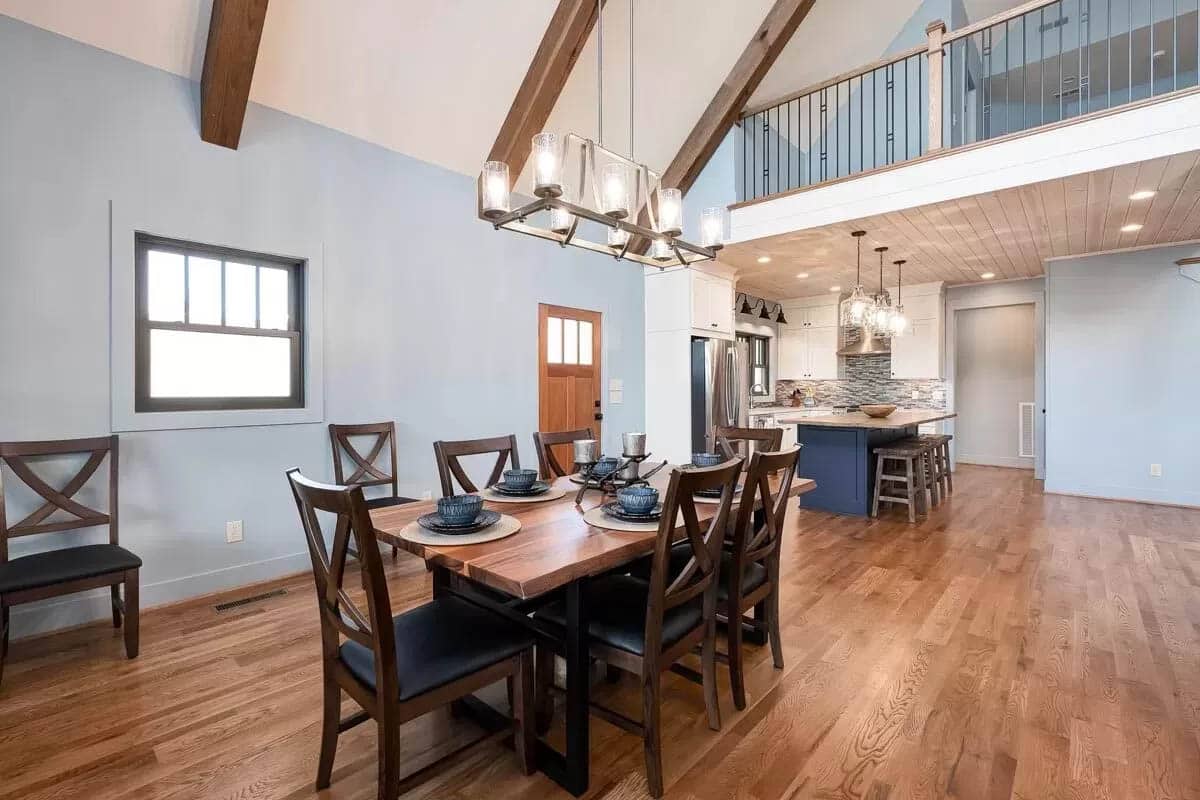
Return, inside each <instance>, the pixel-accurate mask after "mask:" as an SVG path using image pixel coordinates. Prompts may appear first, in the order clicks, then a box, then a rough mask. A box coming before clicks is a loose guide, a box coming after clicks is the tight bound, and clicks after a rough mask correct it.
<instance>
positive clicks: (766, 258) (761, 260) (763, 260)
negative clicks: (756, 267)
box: [758, 256, 771, 264]
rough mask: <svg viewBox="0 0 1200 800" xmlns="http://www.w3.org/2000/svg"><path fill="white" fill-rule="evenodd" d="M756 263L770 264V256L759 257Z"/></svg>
mask: <svg viewBox="0 0 1200 800" xmlns="http://www.w3.org/2000/svg"><path fill="white" fill-rule="evenodd" d="M758 263H760V264H770V263H771V257H770V256H759V257H758Z"/></svg>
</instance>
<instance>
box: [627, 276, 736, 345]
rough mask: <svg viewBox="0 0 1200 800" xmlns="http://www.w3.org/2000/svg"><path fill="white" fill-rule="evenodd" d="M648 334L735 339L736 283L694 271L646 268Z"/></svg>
mask: <svg viewBox="0 0 1200 800" xmlns="http://www.w3.org/2000/svg"><path fill="white" fill-rule="evenodd" d="M645 276H646V282H645V302H646V332H647V333H662V332H666V331H689V332H690V333H691V335H692V336H704V337H706V338H710V339H733V337H734V312H733V281H731V280H730V279H728V278H723V277H720V276H717V275H710V274H708V273H705V272H700V271H699V270H695V269H668V270H663V271H661V272H660V271H658V270H656V269H647V270H646V273H645Z"/></svg>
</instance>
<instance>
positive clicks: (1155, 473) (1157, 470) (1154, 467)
mask: <svg viewBox="0 0 1200 800" xmlns="http://www.w3.org/2000/svg"><path fill="white" fill-rule="evenodd" d="M1150 477H1151V478H1161V477H1162V464H1151V465H1150Z"/></svg>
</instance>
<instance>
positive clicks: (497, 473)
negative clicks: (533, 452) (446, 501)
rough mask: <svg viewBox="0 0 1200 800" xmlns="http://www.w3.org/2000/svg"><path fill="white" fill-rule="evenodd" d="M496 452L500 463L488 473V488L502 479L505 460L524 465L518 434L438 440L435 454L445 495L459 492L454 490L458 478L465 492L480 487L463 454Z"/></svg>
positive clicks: (472, 492) (434, 444) (435, 445)
mask: <svg viewBox="0 0 1200 800" xmlns="http://www.w3.org/2000/svg"><path fill="white" fill-rule="evenodd" d="M489 453H495V454H496V464H495V466H494V467H492V473H491V475H489V476H488V479H487V483H486V484H484V488H487V487H488V486H491V485H492V484H494V483H497V482H499V480H500V477H501V476H502V475H503V474H504V469H505V466H504V465H505V463H506V462H508V463H511V464H512V467H511V468H512V469H520V468H521V458H520V456H519V455H518V454H517V437H516V436H515V435H513V434H509V435H508V436H494V437H492V438H490V439H464V440H462V441H458V442H442V441H438V442H434V443H433V455H434V458H436V459H437V468H438V478H440V479H441V482H442V496H443V497H450V496H452V495H454V494H458V492H456V491H455V490H454V482H455V481H458V485H459V486H460V487H461V488H462V491H463V493H466V494H474V493H476V492H478V491H479V489H478V488H477V487H476V486H475V484H474V483H472V482H471V479H470V478H469V477H468V476H467V473H466V471H465V470H464V469H463V467H462V463H461V462H460V461H459V459H460V458H461V457H462V456H476V455H487V454H489Z"/></svg>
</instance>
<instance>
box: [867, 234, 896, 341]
mask: <svg viewBox="0 0 1200 800" xmlns="http://www.w3.org/2000/svg"><path fill="white" fill-rule="evenodd" d="M887 251H888V249H887V248H886V247H876V248H875V252H876V253H879V294H877V295H875V304H874V307H873V308H872V310H871V313H870V316H869V319H868V325H869V326H870V328H871V331H872V332H873V333H874V334H875V335H876V336H888V335H890V333H891V323H892V297H891V295H889V294H888V291H887V289H885V288H884V286H883V254H884V253H886V252H887Z"/></svg>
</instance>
